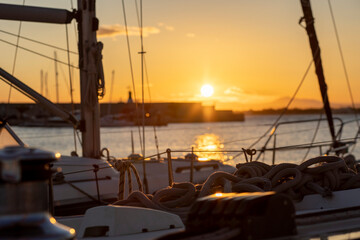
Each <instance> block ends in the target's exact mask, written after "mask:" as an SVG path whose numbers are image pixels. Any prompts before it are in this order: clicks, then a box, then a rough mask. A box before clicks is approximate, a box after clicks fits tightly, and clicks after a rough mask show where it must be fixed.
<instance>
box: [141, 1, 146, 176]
mask: <svg viewBox="0 0 360 240" xmlns="http://www.w3.org/2000/svg"><path fill="white" fill-rule="evenodd" d="M140 45H141V52H140V56H141V99H142V134H143V156H144V157H145V102H144V101H145V89H144V54H145V52H144V36H143V1H142V0H140ZM144 170H145V168H144Z"/></svg>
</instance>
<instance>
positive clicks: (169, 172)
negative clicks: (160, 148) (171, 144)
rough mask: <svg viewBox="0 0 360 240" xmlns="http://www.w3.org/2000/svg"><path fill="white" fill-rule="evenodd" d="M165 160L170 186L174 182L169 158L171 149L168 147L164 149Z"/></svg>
mask: <svg viewBox="0 0 360 240" xmlns="http://www.w3.org/2000/svg"><path fill="white" fill-rule="evenodd" d="M166 153H167V161H168V175H169V186H170V187H171V186H172V185H173V182H174V175H173V169H172V160H171V150H170V148H168V149H166Z"/></svg>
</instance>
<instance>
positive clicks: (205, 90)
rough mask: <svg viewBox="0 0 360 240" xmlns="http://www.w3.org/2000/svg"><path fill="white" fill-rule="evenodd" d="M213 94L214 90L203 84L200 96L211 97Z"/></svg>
mask: <svg viewBox="0 0 360 240" xmlns="http://www.w3.org/2000/svg"><path fill="white" fill-rule="evenodd" d="M213 93H214V88H213V87H212V86H211V85H209V84H205V85H203V86H202V87H201V96H203V97H211V96H212V95H213Z"/></svg>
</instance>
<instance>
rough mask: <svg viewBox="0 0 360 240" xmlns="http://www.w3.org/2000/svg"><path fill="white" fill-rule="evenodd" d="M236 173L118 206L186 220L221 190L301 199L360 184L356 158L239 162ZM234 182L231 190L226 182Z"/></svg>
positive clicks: (218, 174) (131, 197)
mask: <svg viewBox="0 0 360 240" xmlns="http://www.w3.org/2000/svg"><path fill="white" fill-rule="evenodd" d="M236 167H237V170H236V172H235V173H234V174H230V173H226V172H220V171H219V172H214V173H212V174H211V175H210V176H209V177H208V178H207V180H206V181H205V182H204V183H203V184H198V185H194V184H192V183H174V184H173V185H172V186H171V187H167V188H164V189H160V190H158V191H157V192H155V193H154V195H151V194H144V193H142V192H140V191H135V192H133V193H131V194H130V195H129V197H128V198H127V199H126V200H119V201H117V202H115V203H114V204H116V205H127V206H139V207H147V208H154V209H158V210H164V211H168V212H172V213H175V214H178V215H179V216H180V217H182V218H183V219H185V217H186V215H187V213H188V211H189V209H190V207H191V205H192V204H193V203H194V202H195V200H196V199H197V198H198V197H204V196H207V195H210V194H214V193H220V192H229V191H230V192H238V193H239V192H265V191H275V192H277V193H284V194H287V195H289V196H290V197H291V198H292V199H293V200H294V201H300V200H302V199H303V197H304V196H306V195H309V194H320V195H322V196H323V197H328V196H331V195H332V192H333V191H339V190H346V189H352V188H357V187H360V174H359V172H360V171H359V170H360V165H359V164H357V163H356V161H355V157H354V156H352V155H348V156H346V157H345V158H340V157H337V156H320V157H316V158H312V159H309V160H307V161H305V162H303V163H301V164H299V165H298V164H294V163H281V164H278V165H272V166H270V165H268V164H266V163H263V162H258V161H253V162H247V163H242V164H238V165H237V166H236ZM229 183H230V185H231V188H230V189H229V190H227V189H226V185H227V184H229Z"/></svg>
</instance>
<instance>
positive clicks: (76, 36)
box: [70, 0, 79, 54]
mask: <svg viewBox="0 0 360 240" xmlns="http://www.w3.org/2000/svg"><path fill="white" fill-rule="evenodd" d="M70 5H71V10H72V11H74V10H76V9H75V8H74V3H73V0H70ZM76 26H77V25H76V21H74V33H75V39H76V42H79V40H78V35H77V27H76ZM77 54H78V53H77Z"/></svg>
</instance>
